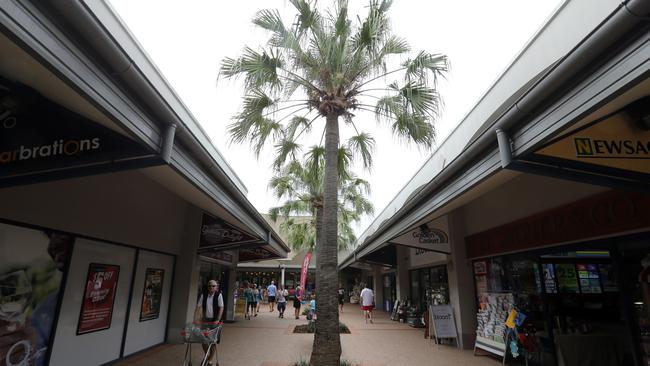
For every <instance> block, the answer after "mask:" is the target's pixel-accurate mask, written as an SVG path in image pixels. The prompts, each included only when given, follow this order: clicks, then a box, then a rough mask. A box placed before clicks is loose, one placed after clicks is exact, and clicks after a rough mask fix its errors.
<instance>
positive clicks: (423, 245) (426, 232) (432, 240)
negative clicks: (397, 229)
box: [389, 216, 451, 254]
mask: <svg viewBox="0 0 650 366" xmlns="http://www.w3.org/2000/svg"><path fill="white" fill-rule="evenodd" d="M448 233H449V224H448V222H447V216H442V217H439V218H437V219H435V220H433V221H429V222H427V223H425V224H422V225H420V226H418V227H416V228H414V229H412V230H410V231H408V232H406V233H404V234H402V235H400V236H398V237H396V238H394V239H392V240H390V241H389V242H390V243H391V244H400V245H405V246H408V247H411V248H416V249H422V250H425V251H432V252H438V253H444V254H451V247H450V243H449V234H448ZM421 253H424V252H421Z"/></svg>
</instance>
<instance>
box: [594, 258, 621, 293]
mask: <svg viewBox="0 0 650 366" xmlns="http://www.w3.org/2000/svg"><path fill="white" fill-rule="evenodd" d="M598 269H599V270H600V280H601V282H602V283H603V291H605V292H617V291H618V283H617V282H616V276H615V275H614V268H612V265H611V264H599V265H598Z"/></svg>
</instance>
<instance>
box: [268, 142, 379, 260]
mask: <svg viewBox="0 0 650 366" xmlns="http://www.w3.org/2000/svg"><path fill="white" fill-rule="evenodd" d="M345 155H346V153H344V152H342V153H340V154H339V156H345ZM306 156H307V159H306V161H305V164H301V163H300V162H298V161H296V160H293V161H291V162H289V163H288V164H287V165H286V166H285V167H284V168H282V169H280V171H279V172H278V174H277V175H276V176H274V177H273V178H272V179H271V181H270V183H269V187H270V188H271V189H272V190H273V192H274V194H275V196H276V197H277V198H278V199H284V200H285V201H284V203H283V204H282V205H281V206H279V207H273V208H271V209H270V211H269V214H270V216H271V220H273V221H277V219H278V217H282V218H283V219H284V221H283V222H282V223H281V224H280V230H282V231H284V232H285V233H286V234H287V238H288V240H289V244H290V245H291V246H292V248H293V249H295V250H313V249H314V248H315V246H316V242H318V241H320V240H323V238H322V237H320V236H319V235H322V233H321V232H320V231H318V228H320V227H321V226H320V225H319V223H320V222H322V221H321V220H322V213H323V211H322V209H323V178H324V149H323V148H322V147H319V146H314V147H312V149H311V150H310V151H309V152H308V153H307V154H306ZM339 164H340V165H345V161H344V160H339ZM339 175H340V181H339V192H338V200H339V203H338V220H337V221H338V239H337V246H338V250H343V249H347V248H348V247H349V246H350V245H351V244H352V243H353V242H354V241H355V240H356V236H355V235H354V231H353V230H352V227H351V224H352V222H358V221H359V220H360V219H361V218H362V216H363V215H372V214H373V212H374V208H373V205H372V203H370V201H368V199H367V198H366V197H365V195H366V194H368V193H369V191H370V185H369V184H368V182H367V181H366V180H364V179H361V178H358V177H356V176H355V175H354V174H352V173H349V172H348V171H347V170H346V169H345V168H341V169H339ZM295 216H300V218H299V219H294V217H295ZM317 233H318V234H317Z"/></svg>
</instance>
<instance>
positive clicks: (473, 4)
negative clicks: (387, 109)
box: [110, 0, 561, 234]
mask: <svg viewBox="0 0 650 366" xmlns="http://www.w3.org/2000/svg"><path fill="white" fill-rule="evenodd" d="M110 2H111V4H112V5H113V7H114V8H115V10H116V11H117V13H118V14H119V15H120V16H121V17H122V19H123V20H124V22H125V23H126V24H127V26H128V27H129V29H130V30H131V31H132V32H133V34H134V35H135V37H136V38H137V39H138V41H139V42H140V44H141V45H142V46H143V47H144V49H145V50H146V52H147V53H148V54H149V56H150V57H151V59H152V60H153V61H154V63H155V64H156V65H157V66H158V68H159V69H160V71H161V72H162V73H163V75H164V76H165V77H166V78H167V80H168V81H169V82H170V84H171V85H172V87H173V88H174V89H175V90H176V92H177V93H178V95H179V96H180V97H181V99H182V100H183V101H184V103H185V104H186V105H187V106H188V108H189V109H190V111H191V112H192V113H193V114H194V116H195V117H196V119H197V120H198V121H199V122H200V123H201V125H202V126H203V128H204V129H205V130H206V131H207V133H208V135H209V136H210V138H211V139H212V142H213V143H214V144H215V146H217V148H218V149H219V151H220V152H221V153H222V154H223V155H224V156H225V158H226V160H227V161H228V162H229V164H230V165H231V166H232V167H233V169H234V170H235V171H236V173H237V175H238V176H239V177H240V178H241V180H242V181H243V182H244V184H245V185H246V187H247V188H248V199H249V200H250V201H251V202H252V203H253V205H255V207H256V208H257V209H258V210H259V211H260V212H263V213H266V212H268V210H269V208H270V207H272V206H276V205H278V204H279V203H278V202H277V201H276V200H275V199H274V198H273V197H272V195H271V193H270V191H269V190H268V189H267V184H268V181H269V179H270V178H271V176H272V171H271V169H270V165H271V160H272V159H271V158H269V157H268V156H270V155H271V150H270V149H268V150H266V151H265V152H266V153H263V154H262V155H261V157H260V159H259V160H256V159H255V157H254V155H253V153H252V152H250V149H249V147H248V146H246V145H230V144H229V142H228V138H227V136H226V132H225V131H226V126H227V125H228V124H229V123H230V122H231V118H232V116H233V115H234V114H235V113H237V111H238V109H239V107H240V105H241V96H242V94H243V89H242V88H241V83H237V82H232V81H224V80H219V82H218V83H217V75H218V69H219V65H220V63H221V60H222V59H223V58H224V57H228V56H229V57H237V56H239V55H240V54H241V50H242V49H243V47H244V45H248V46H251V47H252V48H257V47H258V46H262V45H264V43H265V41H266V39H267V37H266V35H265V33H263V32H261V31H259V30H257V29H255V28H254V27H253V26H252V24H251V22H250V20H251V19H252V17H253V15H254V14H255V13H256V12H257V11H258V10H261V9H265V8H275V9H279V10H280V11H281V12H282V13H283V14H285V16H287V17H289V16H290V14H292V11H291V8H290V7H291V5H290V4H289V3H288V1H286V0H239V1H222V0H219V1H217V0H210V1H208V0H201V1H199V0H183V1H180V0H175V1H172V0H137V1H134V0H110ZM332 2H333V1H332ZM326 3H328V2H327V1H324V0H321V1H320V2H319V4H321V5H322V4H326ZM560 3H561V1H560V0H492V1H484V0H466V1H449V0H445V1H441V0H427V1H423V0H395V1H394V4H393V7H392V9H391V11H390V18H391V20H392V29H393V32H394V33H395V34H396V35H398V36H400V37H403V38H405V39H406V40H408V42H409V43H410V45H411V48H412V49H413V51H414V53H415V52H417V51H419V50H425V51H427V52H430V53H444V54H446V55H447V56H448V57H449V59H450V61H451V65H452V69H451V73H450V74H449V77H448V79H447V80H446V81H444V82H443V83H442V84H441V85H440V86H439V90H440V92H441V94H442V97H443V99H444V103H445V107H444V111H443V114H442V117H441V118H440V120H439V121H438V122H437V124H436V130H437V135H438V136H437V141H438V144H439V143H440V142H442V141H443V140H444V138H445V137H446V136H447V135H448V134H449V133H450V132H451V131H452V130H453V128H454V127H455V126H456V125H457V124H458V123H459V122H460V121H461V120H462V118H463V116H464V115H465V114H466V113H467V112H469V110H470V109H471V108H472V106H473V105H474V104H475V103H476V102H477V101H478V99H479V98H480V97H481V96H482V95H483V93H484V92H485V91H486V90H487V89H488V88H489V87H490V85H492V83H493V82H494V80H496V78H497V77H498V76H499V75H500V74H501V72H502V71H503V70H504V69H505V68H506V67H507V66H508V65H509V64H510V62H511V61H512V60H513V59H514V57H515V56H516V55H517V53H518V52H519V51H520V50H521V49H522V47H523V46H524V45H525V44H526V42H527V41H528V40H529V39H530V38H531V37H532V36H533V34H534V33H535V32H536V31H537V30H538V29H539V28H540V27H541V25H542V24H543V23H544V21H545V20H546V19H547V18H548V17H549V16H550V15H551V13H552V12H553V10H555V8H556V7H557V6H558V5H559V4H560ZM350 4H351V13H352V14H354V13H355V12H361V14H362V15H363V14H365V13H366V12H365V10H364V6H365V5H366V4H367V1H364V0H350ZM288 19H291V18H290V17H289V18H288ZM390 81H392V80H389V82H390ZM356 124H357V126H363V127H362V128H363V129H364V130H366V131H368V132H370V133H371V134H372V135H373V136H374V137H375V139H376V140H377V147H376V152H375V155H374V156H375V163H374V165H375V166H374V169H373V170H372V171H371V172H369V173H368V172H363V171H362V170H361V169H360V168H359V169H356V171H357V173H358V174H360V175H361V176H363V177H364V178H366V179H368V180H369V181H370V183H371V186H372V192H371V196H370V199H371V200H372V202H373V203H374V205H375V210H376V213H377V214H378V213H380V212H381V210H382V209H383V208H384V207H385V206H386V205H387V204H388V203H389V202H390V201H391V200H392V198H393V197H394V196H395V195H396V194H397V192H398V191H399V190H400V189H401V188H402V187H403V186H404V184H405V183H406V182H407V181H408V180H409V179H410V178H411V177H412V176H413V174H415V172H416V171H417V169H418V168H419V167H420V166H421V165H422V164H423V163H424V161H425V160H426V158H427V157H428V156H429V155H430V154H431V151H421V150H418V149H417V148H416V147H414V146H409V145H405V144H404V143H400V142H399V141H397V140H395V139H394V138H393V137H392V135H391V134H390V129H389V128H388V127H387V126H386V125H379V126H378V125H376V124H375V121H374V119H373V118H372V116H369V115H359V116H358V117H357V122H356ZM371 222H372V218H367V219H365V220H364V221H362V222H361V223H360V224H359V225H358V227H357V228H356V232H357V234H361V232H362V231H363V230H364V229H365V228H366V227H367V226H368V225H369V224H370V223H371Z"/></svg>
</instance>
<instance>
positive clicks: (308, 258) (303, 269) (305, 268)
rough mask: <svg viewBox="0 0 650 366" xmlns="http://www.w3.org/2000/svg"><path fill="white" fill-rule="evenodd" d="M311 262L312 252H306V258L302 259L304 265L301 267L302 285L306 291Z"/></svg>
mask: <svg viewBox="0 0 650 366" xmlns="http://www.w3.org/2000/svg"><path fill="white" fill-rule="evenodd" d="M309 262H311V252H307V254H305V259H303V260H302V267H301V268H300V287H301V288H302V291H303V293H305V292H304V291H305V285H306V284H307V271H308V270H309Z"/></svg>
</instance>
